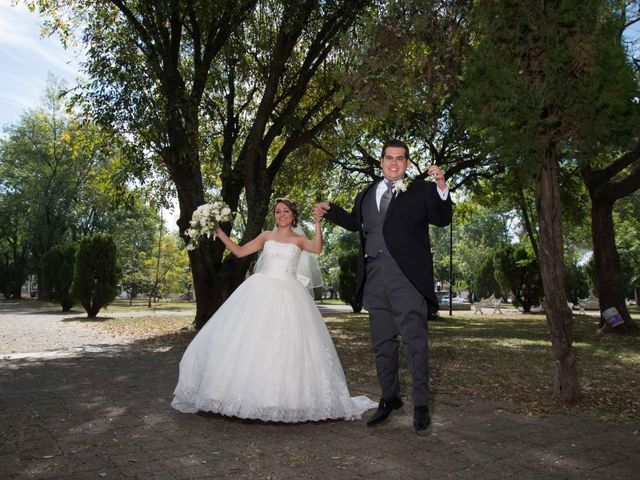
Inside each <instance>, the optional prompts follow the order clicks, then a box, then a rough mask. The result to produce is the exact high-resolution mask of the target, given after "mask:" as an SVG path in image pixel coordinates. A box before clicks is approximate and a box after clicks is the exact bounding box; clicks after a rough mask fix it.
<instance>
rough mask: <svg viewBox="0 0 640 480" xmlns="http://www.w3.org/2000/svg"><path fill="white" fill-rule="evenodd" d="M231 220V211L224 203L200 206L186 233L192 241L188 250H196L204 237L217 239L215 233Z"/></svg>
mask: <svg viewBox="0 0 640 480" xmlns="http://www.w3.org/2000/svg"><path fill="white" fill-rule="evenodd" d="M229 220H231V209H230V208H229V207H228V206H227V205H225V203H224V202H220V201H216V202H212V203H205V204H204V205H200V206H199V207H198V208H196V210H195V211H194V212H193V215H192V216H191V221H190V222H189V225H190V227H189V229H188V230H187V231H186V232H185V233H186V234H187V235H188V236H189V238H190V239H191V241H190V242H189V245H187V250H194V249H195V248H196V247H197V246H198V243H199V242H200V240H201V239H202V238H203V237H207V238H211V237H213V238H216V235H215V233H213V231H214V230H215V228H216V227H217V226H219V225H220V223H222V222H228V221H229Z"/></svg>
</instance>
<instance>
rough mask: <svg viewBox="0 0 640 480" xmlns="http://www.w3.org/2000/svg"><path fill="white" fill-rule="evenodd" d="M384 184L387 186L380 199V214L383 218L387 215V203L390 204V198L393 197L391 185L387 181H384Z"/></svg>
mask: <svg viewBox="0 0 640 480" xmlns="http://www.w3.org/2000/svg"><path fill="white" fill-rule="evenodd" d="M384 183H386V184H387V189H386V190H385V192H384V193H383V194H382V197H380V214H381V215H382V216H383V217H385V216H386V215H387V209H388V208H389V203H391V197H392V196H393V183H392V182H390V181H389V180H385V181H384Z"/></svg>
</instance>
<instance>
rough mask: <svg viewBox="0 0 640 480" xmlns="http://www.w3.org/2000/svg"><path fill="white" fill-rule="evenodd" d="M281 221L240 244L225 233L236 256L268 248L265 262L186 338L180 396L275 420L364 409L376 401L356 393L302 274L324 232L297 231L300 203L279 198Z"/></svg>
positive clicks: (182, 401)
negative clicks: (305, 256)
mask: <svg viewBox="0 0 640 480" xmlns="http://www.w3.org/2000/svg"><path fill="white" fill-rule="evenodd" d="M273 214H274V217H275V223H276V228H275V229H274V230H273V231H265V232H262V233H261V234H260V235H258V236H257V237H256V238H254V239H253V240H251V241H250V242H248V243H246V244H245V245H242V246H239V245H237V244H235V243H234V242H233V241H232V240H231V239H230V238H229V237H228V236H227V235H226V234H225V233H224V232H223V231H222V230H221V229H216V232H215V233H216V235H217V237H218V238H219V239H220V240H221V241H222V242H223V243H224V244H225V245H226V246H227V248H228V249H229V250H230V251H231V253H233V254H234V255H236V256H237V257H244V256H247V255H251V254H252V253H254V252H257V251H258V250H260V249H261V248H263V253H262V257H261V259H260V260H259V262H258V263H259V264H260V265H261V267H260V268H259V269H256V270H259V271H257V273H254V274H253V275H251V276H250V277H249V278H248V279H247V280H245V281H244V283H242V284H241V285H240V286H239V287H238V288H237V289H236V290H235V292H234V293H233V294H232V295H231V296H230V297H229V298H228V299H227V301H226V302H225V303H224V304H223V305H222V306H221V307H220V308H219V309H218V311H217V312H216V313H215V314H214V315H213V316H212V317H211V318H210V319H209V321H208V322H207V323H206V324H205V326H204V327H203V328H202V330H200V332H199V333H198V334H197V335H196V336H195V338H194V339H193V341H192V342H191V343H190V344H189V346H188V347H187V350H186V351H185V353H184V356H183V357H182V360H181V361H180V376H179V379H178V385H177V386H176V389H175V391H174V398H173V401H172V402H171V405H172V406H173V407H174V408H175V409H177V410H179V411H181V412H184V413H194V412H197V411H208V412H214V413H220V414H222V415H228V416H234V417H240V418H248V419H259V420H263V421H275V422H304V421H312V420H325V419H347V420H353V419H356V418H360V415H361V414H362V413H363V412H364V411H365V410H368V409H370V408H374V407H376V406H377V405H376V404H375V403H374V402H372V401H371V400H369V399H368V398H367V397H364V396H360V397H354V398H352V397H351V396H350V395H349V390H348V388H347V383H346V380H345V376H344V372H343V370H342V366H341V364H340V360H339V359H338V355H337V353H336V350H335V347H334V346H333V342H332V341H331V337H330V336H329V333H328V331H327V328H326V326H325V324H324V321H323V319H322V316H321V315H320V312H319V311H318V309H317V307H316V306H315V303H314V302H313V300H312V299H311V296H310V295H309V294H308V292H307V290H306V289H305V287H304V286H303V284H302V283H301V281H299V280H298V278H297V277H296V270H297V267H298V262H299V260H300V257H301V254H302V252H304V251H306V252H312V253H320V251H321V250H322V233H321V229H320V217H319V216H316V217H315V235H314V238H313V239H311V240H310V239H308V238H307V237H306V236H304V235H299V234H297V233H296V232H295V231H294V230H293V227H296V226H297V223H298V213H297V208H296V205H295V203H294V202H292V201H291V200H289V199H286V198H279V199H277V200H276V203H275V206H274V208H273Z"/></svg>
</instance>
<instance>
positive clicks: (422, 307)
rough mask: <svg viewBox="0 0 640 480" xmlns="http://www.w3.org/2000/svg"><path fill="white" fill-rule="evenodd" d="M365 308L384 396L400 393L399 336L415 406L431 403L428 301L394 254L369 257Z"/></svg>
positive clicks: (390, 396) (364, 300)
mask: <svg viewBox="0 0 640 480" xmlns="http://www.w3.org/2000/svg"><path fill="white" fill-rule="evenodd" d="M366 262H367V263H366V280H365V285H364V297H363V304H364V307H365V308H366V309H367V310H368V312H369V322H370V328H371V339H372V343H373V348H374V351H375V356H376V370H377V375H378V382H379V384H380V388H381V390H382V397H383V398H393V397H398V396H400V381H399V375H398V367H399V359H398V356H399V355H398V349H399V339H398V335H400V336H401V337H402V346H403V350H404V356H405V358H406V361H407V366H408V368H409V371H410V373H411V377H412V380H413V385H412V396H413V404H414V406H424V405H427V404H428V402H429V345H428V335H427V302H426V300H425V298H424V297H423V296H422V294H421V293H420V292H419V291H418V290H417V289H416V288H415V287H414V286H413V284H412V283H411V282H410V281H409V279H408V278H407V277H406V276H405V275H404V273H403V272H402V270H400V267H399V266H398V264H397V263H396V262H395V260H394V259H393V258H391V256H389V255H388V254H387V255H383V256H379V257H377V258H368V259H367V261H366Z"/></svg>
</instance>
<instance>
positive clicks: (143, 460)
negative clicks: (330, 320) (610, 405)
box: [0, 303, 640, 480]
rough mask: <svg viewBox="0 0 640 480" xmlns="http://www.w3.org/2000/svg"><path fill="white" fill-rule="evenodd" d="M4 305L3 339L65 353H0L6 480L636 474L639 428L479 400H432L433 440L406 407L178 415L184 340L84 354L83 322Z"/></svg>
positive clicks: (103, 347)
mask: <svg viewBox="0 0 640 480" xmlns="http://www.w3.org/2000/svg"><path fill="white" fill-rule="evenodd" d="M0 306H1V308H0V332H2V335H3V340H2V341H3V342H4V341H6V340H5V338H9V337H6V335H8V333H7V332H10V331H12V330H13V328H14V327H15V325H17V324H16V322H18V325H19V327H20V328H21V330H20V332H21V335H26V336H28V337H29V338H37V337H38V336H42V335H49V334H50V333H51V332H56V331H58V332H59V334H60V335H62V336H63V337H65V338H67V343H68V345H67V347H66V348H63V349H61V350H58V352H59V353H60V352H62V351H65V352H66V355H57V356H55V355H54V356H49V357H47V356H42V355H30V353H31V352H29V351H21V352H16V351H14V352H13V354H12V356H10V357H7V358H4V359H1V358H0V478H2V479H49V478H56V479H85V478H87V479H102V478H105V479H112V478H158V479H181V478H252V479H253V478H255V479H298V478H318V479H385V480H386V479H403V480H411V479H431V478H437V479H440V478H452V479H502V478H514V479H580V480H587V479H610V478H614V479H631V478H638V472H639V471H640V434H639V433H638V430H639V429H640V426H636V427H629V426H616V425H610V424H606V423H600V422H592V421H586V420H581V419H577V418H574V417H568V416H548V417H543V418H538V417H528V416H522V415H517V414H514V413H511V412H510V411H509V410H510V409H509V406H508V405H498V404H495V403H491V402H484V401H479V400H475V399H472V398H460V397H450V396H444V395H440V396H438V397H437V398H435V404H434V409H433V418H434V426H433V429H432V432H431V435H430V436H427V437H418V436H416V435H415V434H414V433H413V431H412V429H411V421H412V418H411V408H410V406H409V405H408V406H407V407H405V410H404V411H400V412H399V413H397V414H395V415H394V416H393V417H392V418H391V420H390V422H389V423H388V424H387V425H384V426H381V427H379V428H376V429H368V428H367V427H366V426H365V424H364V421H363V420H360V421H355V422H319V423H306V424H296V425H282V424H262V423H259V422H247V421H240V420H234V419H229V418H225V417H221V416H214V415H185V414H181V413H179V412H176V411H174V410H173V409H171V407H170V406H169V402H170V400H171V392H172V389H173V387H174V386H175V383H176V380H177V365H178V362H179V360H180V357H181V354H182V351H183V349H184V347H173V348H171V347H169V346H166V347H162V346H159V347H158V346H156V347H154V348H146V347H145V345H146V344H142V343H139V342H133V343H129V344H118V343H117V342H116V341H115V340H117V339H111V342H112V343H111V344H110V345H109V344H108V343H102V344H100V345H99V348H94V349H93V350H91V349H89V350H87V349H84V350H82V349H79V348H78V345H77V344H78V343H82V342H83V341H85V339H86V335H89V331H88V329H86V326H85V327H83V325H82V324H78V323H77V322H69V323H70V324H73V325H74V327H73V330H71V329H67V326H68V325H67V324H65V325H64V326H59V328H60V329H61V330H56V329H55V328H58V327H56V326H55V325H56V323H60V320H59V318H60V317H59V316H58V317H56V316H55V315H54V314H51V315H50V316H49V317H47V315H49V314H42V313H40V314H37V315H33V316H30V315H29V313H28V312H24V311H21V310H20V309H19V308H17V307H16V306H15V305H13V306H11V305H10V304H7V303H0ZM47 318H48V319H47ZM10 325H13V326H14V327H10ZM76 327H78V328H77V329H76ZM48 328H51V330H41V329H48ZM83 328H84V329H85V331H84V332H82V329H83ZM36 330H37V332H36ZM43 332H44V333H43ZM72 332H77V333H78V335H79V337H78V338H75V339H73V338H72ZM90 334H91V335H95V332H93V331H91V332H90ZM11 338H14V337H11ZM91 340H94V339H91ZM99 340H100V342H102V341H105V342H106V340H108V339H104V338H101V339H99ZM56 341H58V340H56ZM60 342H61V343H64V342H62V341H61V340H60ZM43 345H44V344H38V343H36V345H35V347H34V348H35V350H33V351H38V350H37V349H38V348H40V346H43ZM3 349H5V350H6V349H7V348H6V345H5V346H3ZM14 350H15V349H14ZM22 350H24V348H22ZM18 354H21V355H20V356H19V357H18V356H17V355H18ZM352 387H354V391H356V390H360V389H361V388H362V387H361V388H360V389H359V388H358V387H359V386H352ZM364 390H365V393H369V394H373V393H374V392H366V387H365V388H364ZM358 393H359V392H358Z"/></svg>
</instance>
